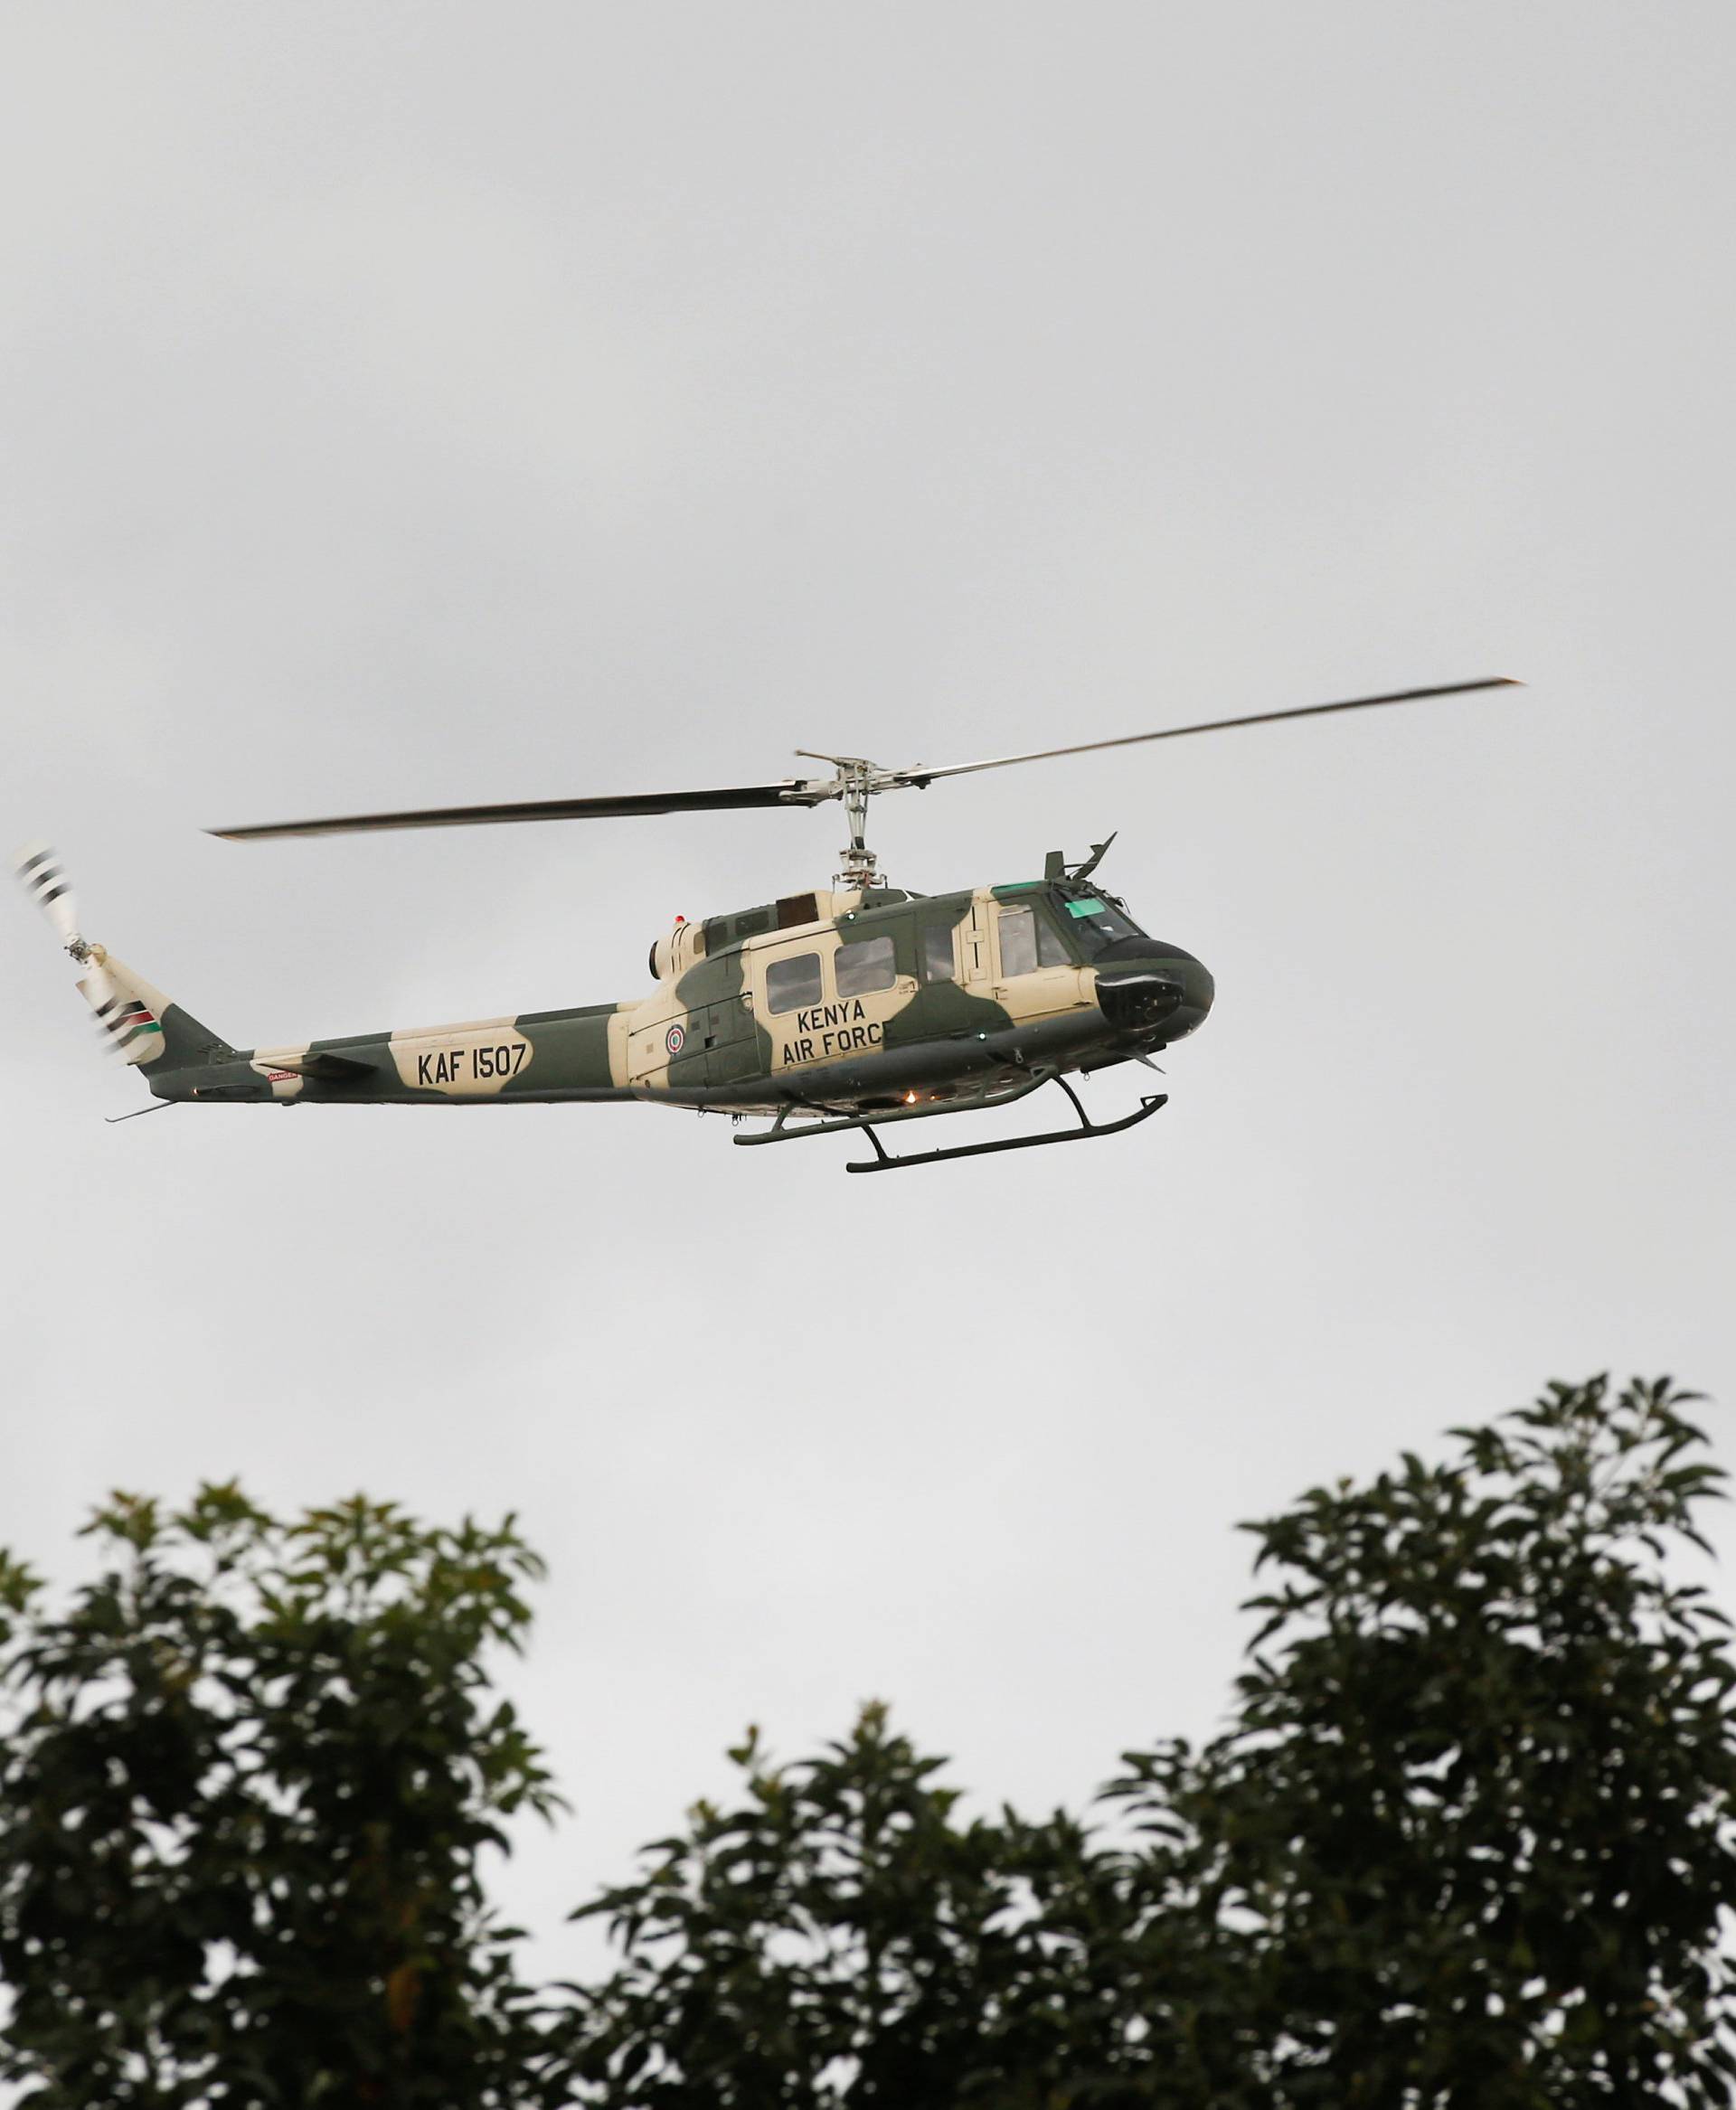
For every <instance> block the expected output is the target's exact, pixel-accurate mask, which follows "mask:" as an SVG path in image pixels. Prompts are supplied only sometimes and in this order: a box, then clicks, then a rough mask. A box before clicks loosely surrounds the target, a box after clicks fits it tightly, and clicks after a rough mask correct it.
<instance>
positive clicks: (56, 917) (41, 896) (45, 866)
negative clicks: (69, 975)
mask: <svg viewBox="0 0 1736 2110" xmlns="http://www.w3.org/2000/svg"><path fill="white" fill-rule="evenodd" d="M16 869H17V872H18V877H19V880H20V881H21V882H22V883H23V885H24V890H25V891H26V892H27V893H28V894H29V895H30V897H31V899H32V900H33V901H34V902H35V904H36V906H37V907H38V908H39V909H41V910H42V913H43V915H44V916H46V917H47V918H48V920H49V922H50V924H51V925H52V928H53V931H54V935H55V937H58V938H59V939H60V941H61V945H62V946H63V947H65V949H66V950H67V951H68V952H70V953H71V956H72V957H73V958H74V959H75V960H77V961H78V962H79V963H80V965H82V964H83V962H84V961H85V960H86V959H87V958H88V957H89V956H90V947H88V946H87V945H86V944H85V942H84V940H83V938H82V937H80V935H79V904H78V898H77V896H76V895H75V894H74V893H73V891H72V882H71V880H69V879H68V878H67V876H66V867H65V866H64V865H63V864H62V863H61V860H60V856H59V853H58V852H55V851H53V850H52V849H50V847H49V846H48V844H47V843H31V844H30V845H29V847H28V848H27V849H24V850H21V851H20V852H18V856H17V860H16Z"/></svg>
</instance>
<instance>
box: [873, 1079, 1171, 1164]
mask: <svg viewBox="0 0 1736 2110" xmlns="http://www.w3.org/2000/svg"><path fill="white" fill-rule="evenodd" d="M1041 1081H1043V1083H1048V1082H1050V1081H1053V1082H1054V1083H1056V1084H1058V1085H1059V1086H1060V1087H1061V1090H1062V1091H1064V1092H1065V1093H1066V1094H1067V1097H1069V1098H1070V1099H1071V1101H1072V1102H1073V1111H1074V1112H1075V1113H1076V1114H1077V1115H1078V1116H1079V1120H1080V1126H1078V1127H1077V1128H1052V1129H1049V1130H1047V1131H1046V1132H1045V1133H1044V1134H1043V1135H1005V1136H1003V1137H1002V1138H1001V1139H1000V1141H999V1142H998V1143H965V1144H958V1145H957V1146H956V1147H955V1148H953V1149H951V1150H924V1151H919V1152H917V1153H916V1154H914V1155H913V1156H910V1157H893V1156H892V1154H890V1153H889V1152H888V1151H887V1149H886V1147H885V1145H884V1144H882V1142H881V1140H880V1138H879V1136H878V1135H875V1134H874V1131H873V1124H872V1123H870V1122H866V1121H864V1122H863V1124H862V1126H863V1127H864V1128H865V1129H866V1130H867V1132H868V1140H869V1142H870V1143H872V1144H873V1146H874V1155H873V1158H867V1159H861V1160H858V1161H857V1162H855V1163H851V1164H846V1165H845V1166H844V1171H845V1172H846V1173H896V1172H902V1171H904V1170H905V1169H906V1167H908V1166H910V1165H939V1164H946V1163H948V1161H949V1160H951V1159H953V1158H960V1157H993V1156H994V1155H995V1154H996V1153H997V1152H1000V1151H1003V1150H1042V1149H1043V1148H1045V1147H1046V1146H1047V1145H1048V1144H1052V1143H1095V1142H1096V1141H1097V1140H1098V1139H1099V1137H1100V1136H1104V1135H1120V1134H1121V1132H1122V1130H1123V1129H1126V1128H1137V1126H1138V1125H1139V1123H1140V1122H1141V1121H1149V1120H1150V1118H1151V1116H1153V1115H1154V1114H1156V1113H1157V1112H1158V1111H1159V1110H1160V1109H1161V1108H1162V1107H1166V1106H1167V1105H1168V1104H1169V1094H1168V1093H1167V1092H1155V1093H1153V1094H1152V1095H1151V1096H1150V1097H1146V1098H1142V1099H1141V1100H1140V1101H1139V1105H1138V1107H1137V1110H1136V1111H1135V1112H1133V1113H1131V1114H1127V1115H1124V1116H1122V1118H1121V1119H1120V1120H1119V1121H1093V1120H1092V1119H1091V1118H1090V1116H1089V1115H1088V1114H1087V1113H1086V1111H1085V1109H1084V1107H1082V1106H1080V1102H1079V1095H1078V1093H1077V1092H1075V1091H1074V1089H1073V1088H1072V1087H1071V1085H1070V1084H1069V1083H1068V1082H1067V1079H1065V1078H1064V1077H1055V1078H1053V1079H1052V1080H1051V1079H1047V1078H1045V1079H1042V1080H1041ZM1033 1089H1034V1087H1033ZM1020 1097H1024V1094H1023V1093H1021V1094H1020Z"/></svg>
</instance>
